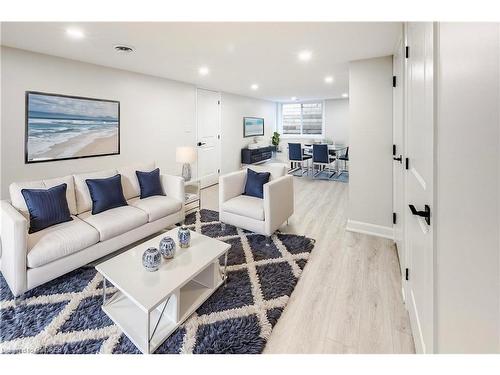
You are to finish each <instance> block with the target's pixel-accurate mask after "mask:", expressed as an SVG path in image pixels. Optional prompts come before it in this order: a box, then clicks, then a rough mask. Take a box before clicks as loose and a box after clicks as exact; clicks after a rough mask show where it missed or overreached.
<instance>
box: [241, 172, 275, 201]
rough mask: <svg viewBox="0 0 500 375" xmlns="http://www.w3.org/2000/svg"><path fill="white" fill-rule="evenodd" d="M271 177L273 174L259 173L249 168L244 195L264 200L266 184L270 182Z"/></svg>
mask: <svg viewBox="0 0 500 375" xmlns="http://www.w3.org/2000/svg"><path fill="white" fill-rule="evenodd" d="M270 176H271V173H269V172H262V173H258V172H255V171H252V170H251V169H250V168H248V169H247V182H246V183H245V192H244V193H243V194H244V195H249V196H251V197H257V198H261V199H263V198H264V184H267V183H268V182H269V177H270Z"/></svg>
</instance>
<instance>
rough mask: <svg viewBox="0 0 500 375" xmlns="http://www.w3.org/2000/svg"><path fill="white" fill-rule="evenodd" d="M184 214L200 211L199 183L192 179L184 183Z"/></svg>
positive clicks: (197, 180)
mask: <svg viewBox="0 0 500 375" xmlns="http://www.w3.org/2000/svg"><path fill="white" fill-rule="evenodd" d="M184 189H185V201H184V204H185V205H186V214H188V213H191V212H193V211H195V210H201V181H200V180H199V179H193V180H189V181H184Z"/></svg>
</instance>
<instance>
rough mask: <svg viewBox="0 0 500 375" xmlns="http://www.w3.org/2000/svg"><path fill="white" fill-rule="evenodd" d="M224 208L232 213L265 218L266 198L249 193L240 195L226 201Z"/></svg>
mask: <svg viewBox="0 0 500 375" xmlns="http://www.w3.org/2000/svg"><path fill="white" fill-rule="evenodd" d="M222 209H223V210H224V211H226V212H229V213H232V214H236V215H240V216H244V217H249V218H252V219H255V220H260V221H263V220H264V200H263V199H260V198H256V197H252V196H249V195H239V196H237V197H235V198H232V199H230V200H228V201H227V202H224V203H223V204H222Z"/></svg>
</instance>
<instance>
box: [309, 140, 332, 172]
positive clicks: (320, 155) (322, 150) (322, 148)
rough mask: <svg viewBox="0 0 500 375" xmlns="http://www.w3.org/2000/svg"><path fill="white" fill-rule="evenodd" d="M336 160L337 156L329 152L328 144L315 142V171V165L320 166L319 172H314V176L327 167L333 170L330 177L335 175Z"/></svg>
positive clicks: (313, 158)
mask: <svg viewBox="0 0 500 375" xmlns="http://www.w3.org/2000/svg"><path fill="white" fill-rule="evenodd" d="M334 161H335V157H333V156H331V155H330V153H329V152H328V145H326V144H319V145H318V144H313V157H312V163H313V171H314V167H315V166H316V165H317V166H318V172H317V173H316V174H314V176H313V177H316V176H317V175H318V174H320V173H321V172H322V171H323V170H325V169H327V168H328V170H329V171H330V172H332V174H331V175H330V177H329V178H332V177H333V175H334V174H335V172H334V171H332V162H334Z"/></svg>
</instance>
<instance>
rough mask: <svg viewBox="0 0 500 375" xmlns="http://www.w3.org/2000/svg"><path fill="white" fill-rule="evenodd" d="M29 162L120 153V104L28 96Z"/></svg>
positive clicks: (34, 94) (27, 160)
mask: <svg viewBox="0 0 500 375" xmlns="http://www.w3.org/2000/svg"><path fill="white" fill-rule="evenodd" d="M26 106H27V108H26V116H27V117H26V162H27V163H33V162H40V161H49V160H61V159H72V158H80V157H89V156H99V155H113V154H119V153H120V131H119V129H120V103H119V102H117V101H111V100H101V99H89V98H80V97H73V96H64V95H54V94H44V93H37V92H27V93H26Z"/></svg>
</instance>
